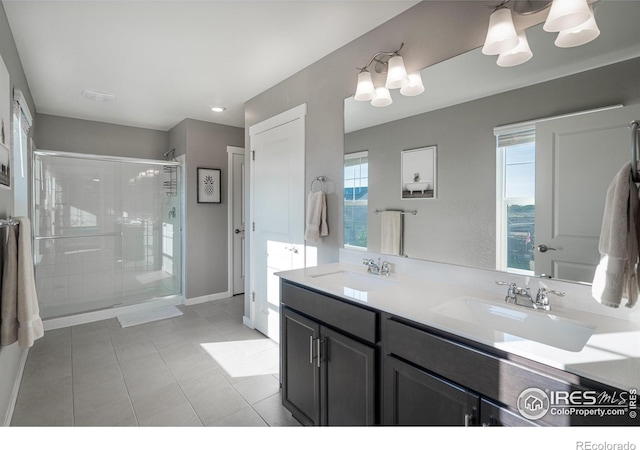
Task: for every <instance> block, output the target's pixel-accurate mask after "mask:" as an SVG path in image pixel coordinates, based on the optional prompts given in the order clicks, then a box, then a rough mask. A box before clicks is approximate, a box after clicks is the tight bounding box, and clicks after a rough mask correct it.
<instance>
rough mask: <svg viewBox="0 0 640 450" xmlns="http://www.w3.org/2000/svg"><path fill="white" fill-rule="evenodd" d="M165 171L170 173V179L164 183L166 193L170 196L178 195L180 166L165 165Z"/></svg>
mask: <svg viewBox="0 0 640 450" xmlns="http://www.w3.org/2000/svg"><path fill="white" fill-rule="evenodd" d="M164 173H168V174H169V180H168V181H165V182H163V183H162V186H163V188H164V191H165V193H166V194H167V195H168V196H170V197H175V196H176V195H178V168H177V167H176V166H164Z"/></svg>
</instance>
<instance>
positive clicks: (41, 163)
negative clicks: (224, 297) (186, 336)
mask: <svg viewBox="0 0 640 450" xmlns="http://www.w3.org/2000/svg"><path fill="white" fill-rule="evenodd" d="M33 168H34V183H33V209H34V211H33V224H34V241H35V242H34V258H35V263H36V286H37V291H38V299H39V303H40V312H41V315H42V316H43V317H44V318H51V317H59V316H66V315H69V314H77V313H80V312H88V311H94V310H99V309H104V308H110V307H113V306H118V305H123V304H124V305H128V304H133V303H140V302H144V301H148V300H151V299H154V298H157V297H164V296H167V295H174V294H180V292H181V282H180V280H181V276H180V274H181V261H180V255H181V249H180V238H179V237H180V233H179V227H180V220H181V219H180V218H181V211H180V195H179V187H180V183H179V182H178V177H179V174H180V168H179V166H178V165H177V164H176V163H166V162H164V161H144V160H135V159H127V158H122V159H118V158H108V157H93V156H91V155H81V154H73V153H59V152H40V151H38V152H35V158H34V165H33ZM174 233H175V239H174Z"/></svg>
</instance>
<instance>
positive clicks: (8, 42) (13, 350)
mask: <svg viewBox="0 0 640 450" xmlns="http://www.w3.org/2000/svg"><path fill="white" fill-rule="evenodd" d="M0 55H1V56H2V60H3V61H4V64H5V66H7V70H8V71H9V76H10V78H11V87H12V88H14V89H20V90H21V91H22V93H23V94H24V96H25V98H26V99H27V103H28V105H29V109H30V111H31V114H32V115H33V114H35V113H36V109H35V105H34V104H33V99H32V97H31V91H30V90H29V84H28V83H27V78H26V77H25V75H24V70H23V68H22V63H21V62H20V55H18V49H17V48H16V44H15V41H14V40H13V35H12V34H11V28H9V22H8V21H7V15H6V13H5V11H4V6H3V5H2V3H0ZM3 100H4V99H3ZM34 122H37V121H35V120H34ZM35 128H36V123H34V124H33V127H32V129H31V131H30V135H33V130H34V129H35ZM11 215H13V191H12V190H7V189H0V218H5V217H8V216H11ZM0 236H2V237H4V233H0ZM23 356H26V351H25V350H22V349H20V348H19V347H18V344H17V343H15V344H13V345H9V346H6V347H0V426H1V425H3V424H5V421H6V420H8V419H9V417H8V413H9V410H10V409H11V407H12V406H11V401H12V394H13V389H14V386H15V383H16V381H17V377H18V375H19V371H20V361H21V358H22V357H23Z"/></svg>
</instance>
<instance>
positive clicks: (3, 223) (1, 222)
mask: <svg viewBox="0 0 640 450" xmlns="http://www.w3.org/2000/svg"><path fill="white" fill-rule="evenodd" d="M17 225H18V221H17V220H15V219H8V220H5V219H0V228H4V227H15V226H17Z"/></svg>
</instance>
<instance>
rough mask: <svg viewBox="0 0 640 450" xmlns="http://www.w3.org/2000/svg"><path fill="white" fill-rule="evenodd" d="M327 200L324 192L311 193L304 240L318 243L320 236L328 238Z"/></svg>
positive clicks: (308, 200) (308, 198) (308, 199)
mask: <svg viewBox="0 0 640 450" xmlns="http://www.w3.org/2000/svg"><path fill="white" fill-rule="evenodd" d="M328 235H329V227H328V226H327V200H326V198H325V195H324V192H323V191H316V192H309V196H308V197H307V227H306V230H305V233H304V238H305V240H307V241H314V242H317V241H318V240H319V239H320V236H328Z"/></svg>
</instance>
